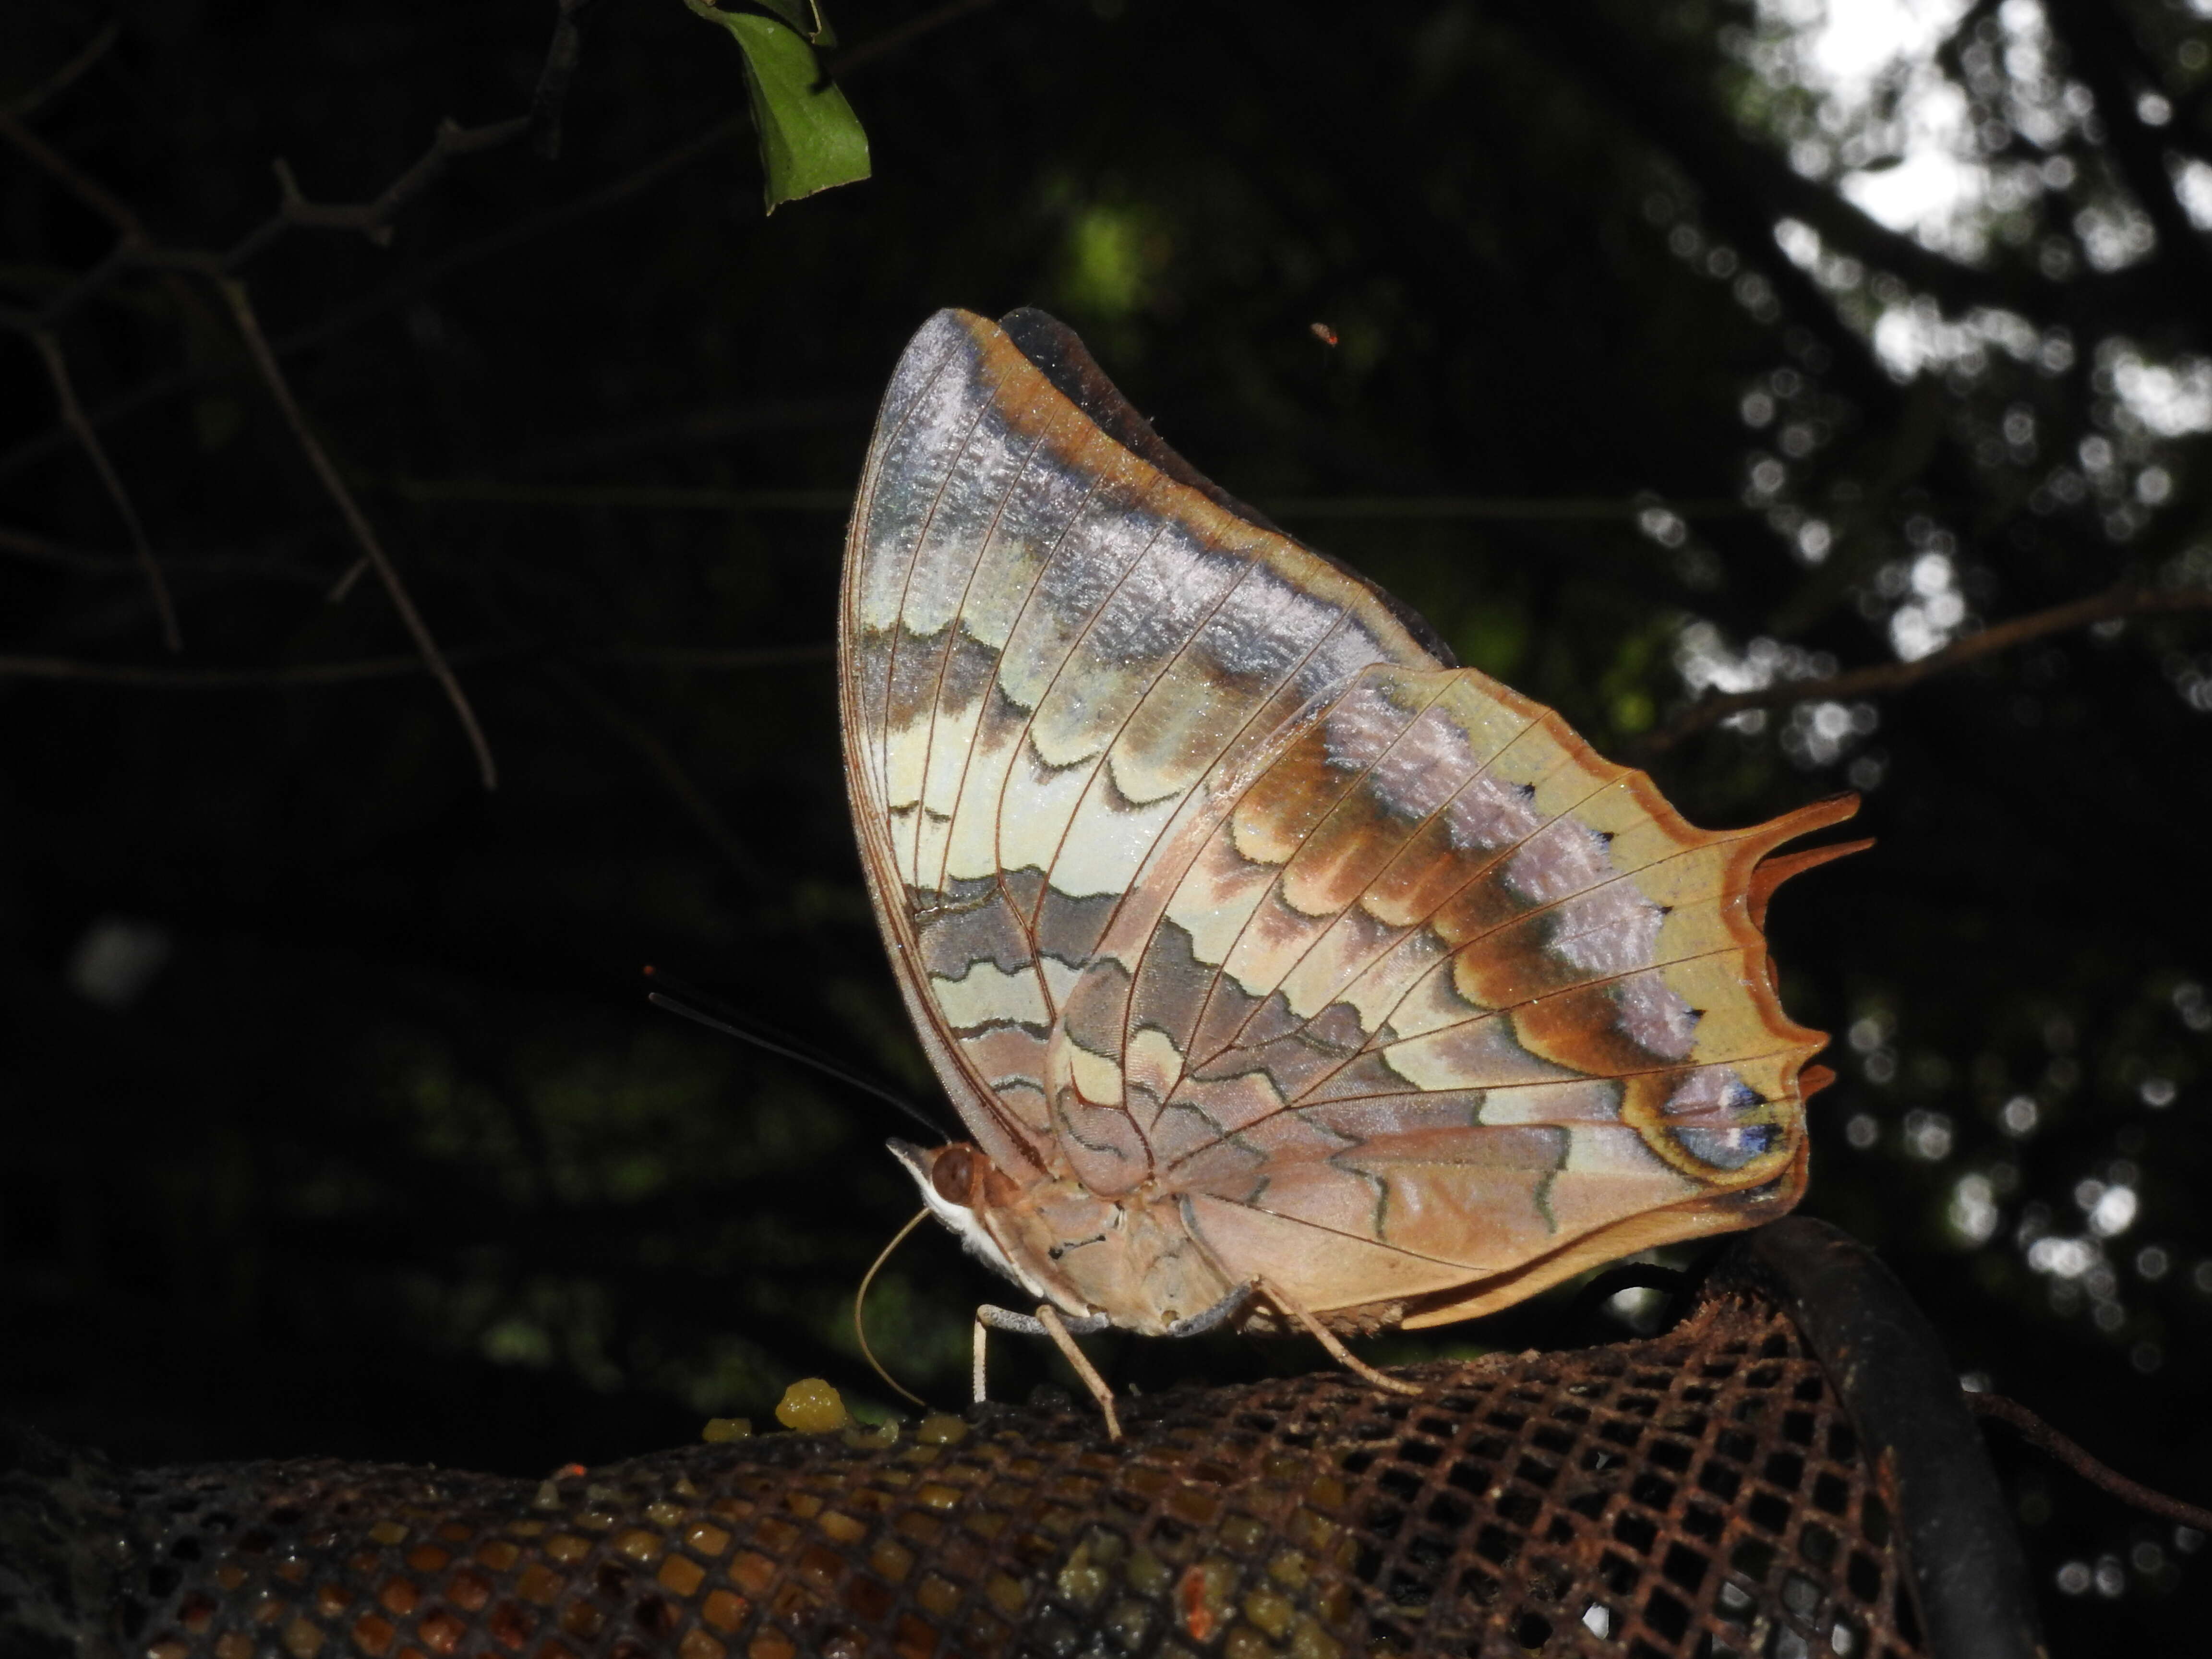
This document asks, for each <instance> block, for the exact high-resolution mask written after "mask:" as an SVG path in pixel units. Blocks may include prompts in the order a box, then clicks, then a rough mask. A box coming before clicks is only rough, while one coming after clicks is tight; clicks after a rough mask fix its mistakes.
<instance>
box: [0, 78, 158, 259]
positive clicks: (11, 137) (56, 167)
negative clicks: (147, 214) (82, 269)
mask: <svg viewBox="0 0 2212 1659" xmlns="http://www.w3.org/2000/svg"><path fill="white" fill-rule="evenodd" d="M0 138H5V139H6V140H7V141H8V142H9V143H11V144H13V145H14V146H15V148H16V149H18V150H20V151H21V152H22V155H23V158H24V160H26V161H29V162H30V163H31V164H32V165H33V166H34V167H38V168H40V170H41V171H42V172H44V173H47V174H48V175H49V176H51V177H52V179H55V180H56V181H57V182H58V183H59V184H60V185H62V187H63V188H64V189H65V190H67V191H69V193H70V195H72V196H74V197H76V198H77V200H78V201H80V202H82V203H83V204H85V206H87V207H88V208H90V209H91V210H93V211H94V213H96V214H98V215H99V216H100V217H101V218H103V219H105V220H106V221H107V222H108V223H109V224H111V225H112V226H113V227H114V228H115V229H116V231H117V232H118V234H120V235H121V236H122V238H123V240H124V241H125V243H131V242H137V241H143V240H145V237H146V228H145V227H144V226H143V225H142V224H141V223H139V222H138V216H137V214H135V213H133V212H132V211H131V209H130V208H129V206H127V205H126V204H125V203H124V202H123V201H122V200H120V199H119V198H118V197H116V196H115V195H114V194H113V193H112V192H111V191H109V190H108V189H107V187H106V185H102V184H101V183H100V181H99V180H98V179H94V178H93V177H92V176H91V175H90V174H88V173H85V172H84V171H83V170H82V168H80V167H77V165H76V163H75V162H73V161H70V159H69V158H68V157H67V156H66V155H63V154H62V153H61V152H60V151H59V150H58V149H54V148H53V146H52V145H51V144H49V143H46V140H45V139H43V138H41V137H39V135H38V134H37V133H35V132H33V131H31V130H30V129H29V128H28V127H27V126H25V125H23V124H22V123H21V121H19V120H17V119H16V118H15V115H14V113H13V112H10V111H8V110H0ZM113 264H114V260H113V258H112V257H111V258H108V259H105V260H102V261H101V262H100V264H97V265H95V266H94V267H93V270H94V271H104V270H109V269H110V268H111V267H112V266H113ZM90 274H91V273H89V272H88V273H87V277H85V278H80V279H79V285H80V286H82V283H83V282H84V281H85V280H88V277H89V276H90ZM71 291H72V292H74V290H71ZM64 297H66V296H64ZM57 303H59V302H58V301H57Z"/></svg>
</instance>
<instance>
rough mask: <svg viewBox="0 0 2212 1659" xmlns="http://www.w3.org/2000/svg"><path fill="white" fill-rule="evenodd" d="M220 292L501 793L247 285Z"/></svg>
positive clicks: (439, 658) (464, 710) (233, 283)
mask: <svg viewBox="0 0 2212 1659" xmlns="http://www.w3.org/2000/svg"><path fill="white" fill-rule="evenodd" d="M220 286H221V288H222V296H223V298H224V299H225V300H226V301H228V302H229V305H230V314H231V317H232V319H233V320H234V321H235V322H236V323H237V325H238V331H239V334H240V336H241V337H243V338H244V340H245V341H246V350H247V351H248V352H249V353H250V354H252V358H253V362H254V366H255V367H256V368H258V369H259V370H260V371H261V378H262V380H263V381H264V383H265V384H266V385H267V386H268V387H269V395H270V397H271V398H274V399H275V400H276V407H277V409H278V410H279V411H281V412H282V413H283V416H284V419H285V422H286V423H287V424H288V425H289V426H290V427H291V428H292V435H293V436H294V437H295V438H296V439H297V440H298V441H299V444H300V448H301V451H302V452H303V453H305V454H306V456H307V461H308V464H309V465H311V466H313V468H314V469H315V472H316V475H317V476H318V477H320V478H321V479H322V481H323V488H324V489H327V490H328V491H329V492H330V495H331V500H332V501H336V502H337V507H338V512H339V513H341V514H342V515H343V517H344V519H345V521H346V525H347V526H348V528H349V529H350V530H351V531H352V532H353V534H354V539H355V540H356V541H357V542H359V543H360V544H361V550H362V554H363V555H364V556H366V557H367V558H368V562H369V563H370V564H371V565H372V566H373V567H374V568H375V571H376V574H377V576H378V578H379V579H380V580H381V581H382V582H383V583H384V591H385V592H386V593H388V594H390V595H391V596H392V608H393V609H394V610H396V611H398V613H399V619H400V621H401V622H403V623H405V624H406V627H407V631H408V633H409V634H410V635H412V636H413V638H414V641H415V648H416V650H417V651H419V652H421V653H422V662H423V665H424V666H425V667H427V668H428V670H429V671H430V674H431V677H432V678H435V680H436V681H437V682H438V684H439V685H440V686H441V687H442V688H443V689H444V690H445V693H446V696H447V699H448V700H449V701H450V702H452V703H453V712H454V713H455V714H458V715H459V717H460V721H461V727H462V729H463V730H464V731H465V732H467V733H468V738H469V746H470V747H471V749H473V750H475V751H476V757H477V772H478V773H479V774H480V775H481V776H482V777H483V787H485V788H486V789H495V788H497V787H499V768H498V767H497V765H496V764H495V763H494V762H493V760H492V757H491V745H490V744H489V743H487V742H486V741H485V740H484V734H483V727H482V726H478V725H477V711H476V710H475V709H474V708H471V707H470V706H469V699H468V694H467V693H466V692H465V691H463V690H461V683H460V681H459V679H457V678H454V675H453V667H452V665H450V664H448V663H447V660H446V659H445V656H444V654H443V653H441V651H440V650H439V649H438V641H436V640H435V638H433V637H432V635H431V633H430V629H429V627H428V624H426V623H424V622H423V620H422V614H421V613H420V612H419V611H416V609H415V601H414V600H413V599H410V597H409V596H408V592H407V585H406V584H405V583H404V582H403V581H401V580H399V572H398V568H397V567H395V566H394V565H393V564H392V561H391V559H390V558H388V557H387V556H386V554H385V551H384V547H383V544H381V543H380V542H379V541H378V540H377V538H376V532H375V531H374V529H372V528H371V527H370V526H369V522H368V518H367V517H366V516H365V515H364V514H363V513H362V510H361V508H360V507H359V506H358V505H357V504H356V502H355V501H354V498H353V492H352V491H351V490H349V489H347V488H346V486H345V480H344V479H343V478H341V477H339V476H338V470H337V467H335V466H333V465H331V458H330V457H329V455H327V454H326V453H324V450H323V447H322V445H321V444H320V443H319V441H317V440H316V437H315V435H314V433H313V431H312V430H311V429H310V428H309V427H308V425H307V417H306V416H304V415H302V414H301V412H300V405H299V403H298V400H297V399H295V398H294V397H293V396H292V387H291V384H290V383H289V381H287V380H285V378H284V371H283V368H282V367H280V366H279V365H278V363H277V362H276V353H275V352H273V351H271V350H270V349H269V340H268V337H267V336H265V335H264V334H263V333H262V331H261V319H259V318H258V317H257V316H256V315H255V314H254V311H253V302H252V301H251V300H250V299H248V298H247V297H246V285H245V284H244V283H241V282H240V281H238V280H237V279H236V278H235V277H225V278H223V279H222V283H220Z"/></svg>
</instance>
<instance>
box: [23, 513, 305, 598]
mask: <svg viewBox="0 0 2212 1659" xmlns="http://www.w3.org/2000/svg"><path fill="white" fill-rule="evenodd" d="M0 554H5V555H7V556H9V557H11V558H17V559H22V560H25V561H27V562H29V563H32V564H45V565H52V566H55V567H56V568H59V569H63V570H70V571H74V572H76V574H78V575H80V576H94V577H118V576H138V577H143V572H142V571H141V569H140V568H139V566H138V562H137V560H136V559H135V558H133V557H132V556H131V555H130V554H128V553H95V552H93V551H91V550H88V549H86V548H82V547H65V546H64V545H63V544H61V543H59V542H57V541H53V540H52V539H50V538H47V537H45V536H35V535H33V534H32V533H31V532H29V531H27V530H16V529H13V528H11V527H9V526H6V525H0ZM161 564H162V568H163V569H164V570H167V571H171V572H187V571H189V572H193V573H197V574H204V575H216V576H241V575H243V576H270V577H274V578H276V579H277V580H283V581H289V582H304V583H307V584H308V585H310V586H323V585H324V577H323V574H322V573H321V572H319V571H317V570H314V569H312V568H309V567H308V566H307V565H304V564H301V563H300V562H297V561H295V560H290V559H280V558H270V557H262V556H256V555H253V554H250V553H203V554H197V555H195V554H189V553H187V554H177V553H170V554H167V555H166V556H164V557H163V558H162V561H161Z"/></svg>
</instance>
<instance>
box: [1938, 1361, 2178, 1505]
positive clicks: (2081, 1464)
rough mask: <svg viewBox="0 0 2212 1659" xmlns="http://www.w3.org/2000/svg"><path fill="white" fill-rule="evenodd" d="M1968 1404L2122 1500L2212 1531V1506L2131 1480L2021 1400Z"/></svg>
mask: <svg viewBox="0 0 2212 1659" xmlns="http://www.w3.org/2000/svg"><path fill="white" fill-rule="evenodd" d="M1966 1405H1967V1407H1968V1408H1969V1409H1970V1410H1972V1411H1974V1412H1976V1413H1978V1414H1980V1415H1981V1416H1984V1417H1994V1418H1996V1419H1997V1420H1998V1421H2000V1422H2002V1423H2009V1424H2010V1425H2012V1426H2013V1427H2014V1428H2015V1429H2017V1430H2019V1431H2020V1432H2021V1437H2022V1438H2023V1439H2025V1440H2027V1443H2029V1444H2030V1445H2033V1446H2037V1447H2040V1448H2041V1449H2043V1450H2045V1451H2046V1452H2049V1453H2050V1454H2051V1455H2052V1456H2053V1457H2055V1458H2057V1460H2058V1461H2059V1462H2062V1463H2063V1464H2064V1465H2065V1466H2066V1467H2067V1468H2069V1469H2071V1470H2073V1471H2074V1473H2075V1474H2078V1475H2080V1476H2081V1478H2082V1479H2083V1480H2087V1481H2088V1482H2089V1483H2090V1484H2091V1485H2092V1486H2101V1487H2103V1488H2104V1489H2105V1490H2106V1492H2110V1493H2112V1496H2113V1497H2115V1498H2118V1499H2119V1500H2120V1502H2122V1503H2123V1504H2130V1505H2131V1506H2132V1507H2134V1508H2136V1509H2139V1510H2142V1511H2143V1512H2144V1513H2146V1514H2148V1515H2155V1516H2158V1517H2159V1518H2160V1519H2161V1520H2165V1521H2172V1522H2179V1524H2180V1525H2182V1526H2185V1527H2194V1528H2196V1529H2197V1531H2199V1532H2212V1510H2208V1509H2204V1508H2203V1507H2201V1506H2200V1505H2198V1504H2185V1503H2183V1502H2182V1501H2181V1499H2179V1498H2168V1497H2167V1496H2166V1494H2165V1493H2164V1492H2157V1491H2154V1490H2153V1489H2152V1488H2151V1487H2149V1486H2144V1485H2143V1484H2142V1482H2141V1481H2139V1480H2129V1479H2128V1477H2127V1476H2125V1475H2124V1474H2120V1473H2119V1471H2118V1470H2117V1469H2113V1468H2108V1467H2107V1466H2106V1465H2105V1464H2103V1463H2100V1462H2098V1461H2097V1460H2096V1459H2095V1458H2093V1457H2092V1456H2090V1455H2089V1454H2088V1453H2087V1452H2086V1451H2084V1450H2082V1449H2081V1447H2079V1446H2077V1445H2075V1443H2073V1442H2072V1441H2071V1440H2069V1439H2068V1438H2067V1437H2065V1436H2064V1435H2063V1434H2061V1433H2059V1432H2058V1431H2057V1430H2056V1429H2054V1428H2052V1427H2051V1425H2050V1424H2048V1423H2046V1422H2045V1421H2044V1420H2043V1419H2041V1418H2039V1417H2038V1416H2037V1415H2036V1414H2035V1413H2033V1412H2032V1411H2030V1410H2028V1408H2027V1407H2025V1406H2023V1405H2021V1403H2020V1401H2017V1400H2008V1399H2006V1398H2005V1396H2004V1395H2001V1394H1969V1395H1966Z"/></svg>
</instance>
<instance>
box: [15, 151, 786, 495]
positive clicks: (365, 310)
mask: <svg viewBox="0 0 2212 1659" xmlns="http://www.w3.org/2000/svg"><path fill="white" fill-rule="evenodd" d="M746 126H747V120H746V118H745V117H744V116H742V115H733V116H731V117H729V118H727V119H726V120H721V121H718V122H716V123H715V124H714V125H713V126H711V127H708V128H707V129H705V130H704V131H701V132H697V133H695V134H693V135H692V136H691V137H689V138H687V139H685V140H684V142H683V143H680V144H678V145H677V146H675V148H673V149H669V150H665V151H664V152H663V153H662V154H661V155H659V156H656V157H655V158H654V159H653V160H652V161H647V163H646V164H645V165H644V166H642V167H637V168H635V169H633V170H632V171H630V172H629V173H624V174H623V176H622V177H621V178H619V179H615V180H613V181H612V182H611V183H609V184H606V185H601V186H600V187H599V189H597V190H595V191H586V193H585V194H584V195H582V196H579V197H574V199H572V200H570V201H567V202H562V203H560V204H556V205H555V206H553V207H550V208H547V209H546V210H544V211H543V212H541V213H537V214H533V215H532V216H530V217H529V218H526V219H524V220H520V221H519V222H516V223H514V224H512V225H507V226H504V227H502V228H501V229H498V230H495V231H493V232H491V233H489V234H487V235H484V236H480V237H478V238H477V240H475V241H473V242H465V243H463V244H462V245H461V246H459V247H458V248H455V249H454V250H453V252H449V253H445V254H441V255H440V256H438V257H437V258H434V259H429V260H426V261H424V263H423V264H422V265H420V266H419V267H417V268H416V270H412V271H410V273H409V274H407V275H406V276H401V277H398V278H397V279H396V280H394V281H392V282H390V283H386V284H385V285H384V286H383V287H382V288H380V289H377V290H376V291H375V292H374V293H373V294H369V295H364V296H363V297H362V298H361V299H359V300H356V301H354V302H353V303H352V304H351V305H347V306H341V307H339V308H338V309H337V310H336V311H333V312H331V313H330V314H329V315H327V316H325V317H324V318H322V319H319V320H318V321H316V322H313V323H310V324H308V325H306V326H305V327H302V328H297V329H295V330H293V331H291V332H290V333H289V334H286V335H284V336H283V337H280V338H278V339H276V341H274V342H272V344H273V345H274V347H275V349H276V355H277V356H279V357H280V358H283V357H289V356H292V355H293V354H294V353H295V352H298V351H304V350H307V349H309V348H311V347H313V346H318V345H320V344H322V343H325V341H328V340H331V339H332V338H335V337H337V336H338V335H341V334H344V333H346V332H348V331H349V330H352V329H354V328H357V327H359V326H360V325H362V323H365V322H367V321H368V320H369V319H371V318H373V317H379V316H381V315H383V313H386V312H387V311H390V310H392V308H393V307H397V306H402V305H404V304H406V303H407V302H408V301H410V300H411V299H413V298H414V297H415V296H416V295H418V294H420V293H422V291H423V290H424V289H429V288H433V287H435V286H436V285H437V284H438V283H441V282H443V281H444V280H445V279H446V278H447V277H448V276H452V275H453V273H454V272H455V271H457V270H465V269H466V268H467V267H469V266H470V265H472V264H477V263H478V262H479V261H481V260H483V259H488V258H491V257H492V256H493V255H494V254H497V253H503V252H506V251H507V249H508V248H511V247H513V246H517V245H519V244H520V243H523V242H526V241H529V240H531V239H532V238H533V237H537V236H541V235H543V234H545V233H546V232H547V231H550V230H556V229H558V228H560V227H562V225H565V224H568V223H569V222H572V221H574V220H577V219H582V218H586V217H587V216H590V215H592V214H594V213H597V212H599V210H601V209H603V208H606V207H610V206H612V205H613V204H615V203H617V202H620V201H622V200H623V199H625V198H626V197H630V196H634V195H635V194H636V193H637V192H638V191H641V190H644V189H645V188H646V187H647V186H648V185H653V184H657V183H658V182H659V180H660V179H663V178H665V177H666V176H667V175H668V174H670V173H674V172H676V171H677V170H678V169H679V168H681V167H684V166H687V165H688V164H689V163H690V162H691V161H696V159H697V158H698V157H700V156H702V155H706V154H708V152H709V151H711V150H713V149H716V148H718V147H719V146H720V145H722V144H725V143H728V142H729V141H730V140H731V139H732V138H734V137H737V136H738V134H739V133H741V132H743V131H745V130H746ZM106 263H107V264H115V263H117V262H116V261H115V260H114V259H113V258H111V259H110V260H109V261H107V262H106ZM95 269H96V270H98V269H100V268H95ZM67 299H68V296H66V295H65V296H64V299H63V300H58V301H54V302H53V303H52V304H51V305H49V306H48V307H46V311H44V312H41V313H38V315H37V316H36V317H33V318H30V319H26V320H24V321H23V322H21V323H19V324H17V325H16V326H19V327H29V326H33V325H35V324H36V323H37V322H38V321H39V320H40V318H47V317H51V316H52V315H53V314H55V313H56V312H57V311H58V309H60V308H62V307H63V306H64V301H67ZM209 374H210V370H208V369H206V368H183V369H173V370H171V371H170V372H168V373H167V374H161V375H157V376H155V378H154V379H152V380H147V381H144V382H143V383H142V384H140V385H138V386H134V387H132V388H131V390H130V391H128V392H123V393H121V394H120V395H118V397H116V398H112V399H111V400H110V401H109V402H107V403H106V404H102V405H101V406H100V408H98V409H95V410H92V411H91V420H92V423H93V424H94V426H95V427H100V426H105V425H106V424H107V423H108V422H112V421H119V420H121V419H123V418H124V417H125V416H130V415H135V414H137V412H138V411H139V410H142V409H143V408H145V407H147V406H148V405H149V404H156V403H160V402H161V401H162V400H163V399H164V398H170V397H173V396H174V395H175V394H176V393H178V392H183V391H185V390H188V389H189V388H191V387H192V386H197V385H198V384H199V383H200V382H201V381H202V380H205V379H207V378H208V376H209ZM57 441H58V439H57V438H56V437H55V436H53V435H49V436H46V437H40V438H33V439H30V440H28V441H26V442H24V443H22V444H20V445H18V446H17V447H15V448H14V449H12V450H10V451H9V452H8V453H6V454H4V455H0V477H8V476H9V475H10V474H12V473H14V472H16V471H20V470H21V468H23V467H25V466H27V465H31V464H32V463H33V462H35V461H39V460H42V459H45V458H46V456H47V455H48V454H50V453H52V451H53V449H54V447H55V446H56V443H57Z"/></svg>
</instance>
